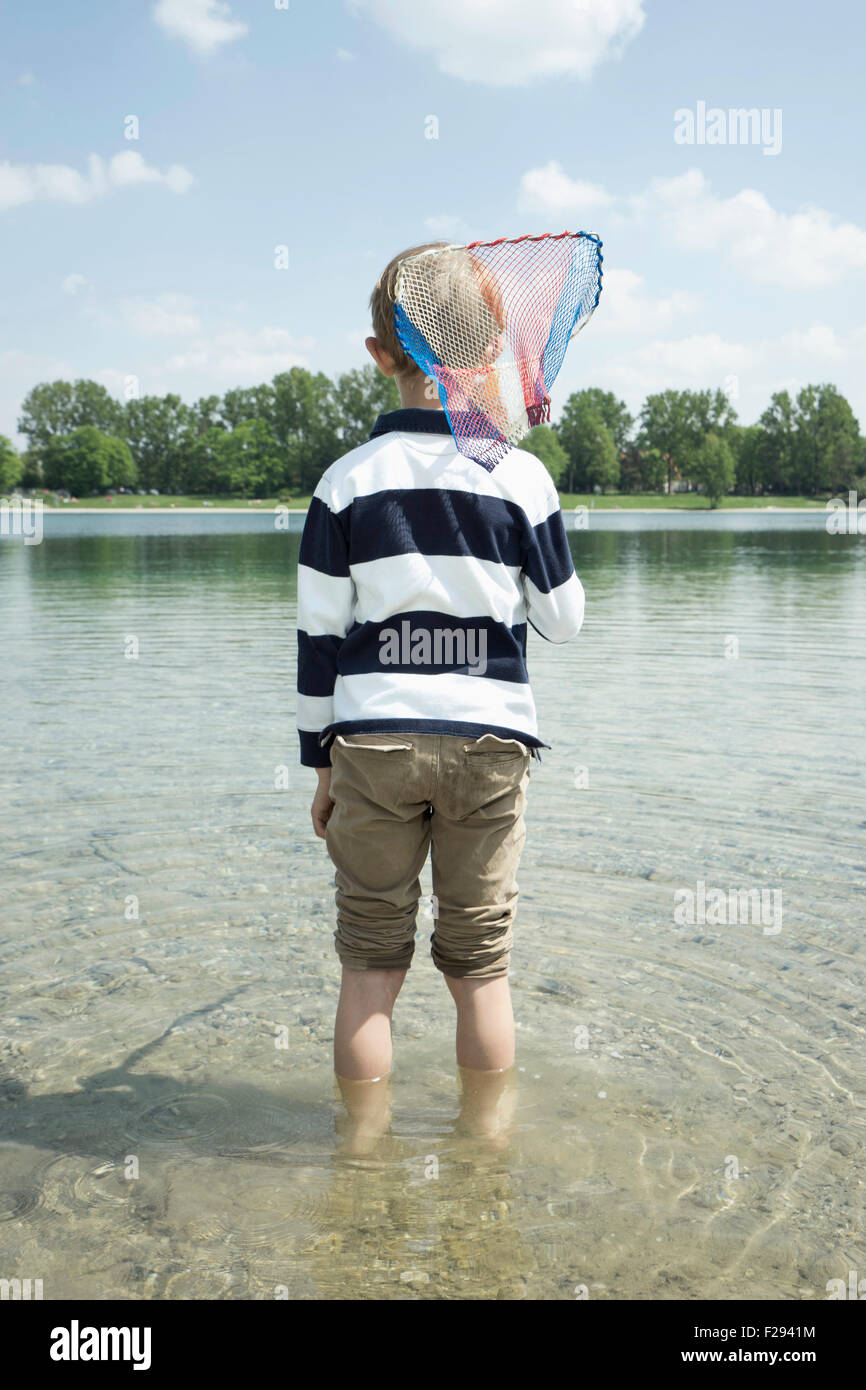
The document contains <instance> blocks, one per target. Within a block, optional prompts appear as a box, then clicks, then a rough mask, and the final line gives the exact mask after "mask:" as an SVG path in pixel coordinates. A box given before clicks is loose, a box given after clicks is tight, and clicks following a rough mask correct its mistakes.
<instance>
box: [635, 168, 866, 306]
mask: <svg viewBox="0 0 866 1390" xmlns="http://www.w3.org/2000/svg"><path fill="white" fill-rule="evenodd" d="M647 203H648V206H649V209H650V210H651V211H653V210H657V211H658V212H659V213H660V214H661V216H662V217H663V218H664V219H665V221H666V223H667V224H668V225H669V227H670V229H671V232H672V234H673V237H674V240H675V241H676V244H677V245H678V246H680V247H682V248H683V249H684V250H688V251H718V250H722V251H724V252H726V254H727V256H728V258H729V260H730V261H731V263H732V264H733V265H734V266H736V267H737V269H739V270H742V271H743V272H744V273H745V274H746V275H747V276H748V277H749V279H750V280H754V281H756V282H757V283H758V284H764V285H783V286H787V287H789V288H799V289H822V288H824V287H825V286H827V285H837V284H839V283H840V281H842V280H844V278H845V276H846V275H847V273H848V272H849V271H852V270H855V271H858V270H860V271H862V270H866V231H864V230H863V229H862V228H861V227H857V226H855V225H854V223H853V222H837V221H836V219H835V218H833V217H832V215H831V214H830V213H829V212H826V211H825V210H824V209H823V208H816V207H808V206H807V207H804V208H802V209H801V210H799V211H798V212H794V213H784V212H777V211H776V209H775V208H774V207H772V205H771V204H770V202H769V201H768V200H767V198H766V197H765V196H764V194H763V193H759V192H757V190H756V189H753V188H744V189H742V190H741V191H740V192H739V193H735V194H734V195H733V197H730V198H719V197H717V196H716V195H715V194H714V193H712V191H711V189H710V186H709V182H708V180H707V179H706V177H705V176H704V175H703V174H702V173H701V172H700V170H699V169H690V170H689V171H688V173H685V174H682V175H680V176H679V177H678V178H673V179H656V180H655V181H654V182H653V183H652V184H651V185H650V188H649V192H648V194H647Z"/></svg>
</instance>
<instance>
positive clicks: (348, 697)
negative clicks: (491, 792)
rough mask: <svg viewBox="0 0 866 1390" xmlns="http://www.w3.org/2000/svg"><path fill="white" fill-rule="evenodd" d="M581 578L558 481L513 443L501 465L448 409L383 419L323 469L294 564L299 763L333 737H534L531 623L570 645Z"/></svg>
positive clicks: (325, 751)
mask: <svg viewBox="0 0 866 1390" xmlns="http://www.w3.org/2000/svg"><path fill="white" fill-rule="evenodd" d="M583 608H584V593H583V586H582V585H581V582H580V580H579V579H578V577H577V575H576V574H575V572H574V565H573V563H572V559H571V552H570V551H569V548H568V540H567V538H566V534H565V527H564V525H563V521H562V512H561V511H560V508H559V498H558V496H557V492H556V488H555V487H554V485H553V481H552V479H551V477H550V474H549V473H548V471H547V469H546V468H545V467H544V465H543V463H541V462H540V460H539V459H537V458H535V456H534V455H533V454H529V453H526V452H524V451H523V450H521V449H513V450H511V452H510V453H509V454H507V455H506V456H505V458H504V459H503V460H502V461H501V462H500V463H499V464H498V465H497V466H496V468H495V469H494V470H493V471H492V472H488V471H486V470H485V469H484V468H481V467H479V465H478V464H477V463H475V462H474V461H473V460H472V459H470V458H466V457H465V456H464V455H463V454H461V453H460V452H459V451H458V449H457V446H456V444H455V443H454V439H453V437H452V435H451V431H450V429H449V426H448V420H447V417H446V415H445V413H444V411H438V410H421V409H408V410H393V411H390V412H389V413H388V414H386V415H380V416H379V418H378V420H377V421H376V424H375V426H374V428H373V431H372V434H371V435H370V438H369V440H368V441H367V443H366V444H362V445H361V446H360V447H359V448H357V449H353V450H352V451H351V452H350V453H348V454H345V455H344V456H343V458H340V459H338V460H337V461H336V463H333V464H332V465H331V466H330V468H328V469H327V470H326V472H325V473H324V474H323V475H322V479H321V481H320V483H319V485H318V487H317V488H316V491H315V493H314V495H313V499H312V501H311V503H310V509H309V512H308V514H307V519H306V522H305V525H304V533H303V536H302V538H301V550H300V558H299V564H298V713H297V718H298V730H299V734H300V742H301V762H302V763H303V764H305V765H306V766H308V767H327V766H329V765H330V761H331V759H330V751H329V744H330V741H331V739H332V738H333V737H334V735H335V734H345V733H374V732H375V733H390V732H395V733H396V732H400V733H433V734H458V735H461V736H464V737H466V736H468V737H470V738H479V737H480V736H481V735H482V734H486V733H493V734H498V735H499V737H500V738H518V739H520V740H521V742H523V743H525V744H526V745H527V746H528V747H531V748H547V747H549V745H548V744H546V743H542V741H541V739H540V738H539V737H538V728H537V721H536V713H535V701H534V700H533V697H532V690H531V688H530V685H529V674H528V672H527V669H526V624H527V621H528V622H530V623H531V624H532V626H533V627H534V628H535V630H536V631H537V632H539V633H540V634H541V636H542V637H545V638H547V640H548V641H550V642H567V641H568V639H569V638H570V637H574V636H575V635H576V634H577V633H578V632H579V630H580V627H581V624H582V622H583Z"/></svg>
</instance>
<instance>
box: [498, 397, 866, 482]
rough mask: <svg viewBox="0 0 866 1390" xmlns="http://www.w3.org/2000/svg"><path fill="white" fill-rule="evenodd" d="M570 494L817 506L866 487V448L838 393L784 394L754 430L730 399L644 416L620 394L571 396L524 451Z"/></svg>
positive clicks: (658, 400) (649, 405) (649, 401)
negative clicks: (802, 499) (766, 497)
mask: <svg viewBox="0 0 866 1390" xmlns="http://www.w3.org/2000/svg"><path fill="white" fill-rule="evenodd" d="M522 447H524V448H529V449H531V450H532V452H533V453H536V454H538V456H539V457H540V458H542V459H543V460H544V462H545V463H546V465H547V467H548V469H549V470H550V472H551V474H552V475H553V478H554V481H555V482H556V484H557V486H558V487H559V488H560V489H561V490H563V491H567V492H592V491H593V490H595V489H600V490H602V491H609V490H615V491H619V492H670V491H671V490H677V489H678V488H684V487H688V486H692V487H696V488H699V489H700V491H701V492H702V493H704V494H705V495H706V496H707V497H709V498H710V499H711V500H712V501H713V502H716V501H718V500H719V499H720V498H722V497H724V496H725V495H726V494H727V493H729V492H737V493H740V494H742V495H746V496H757V495H758V494H762V493H770V494H782V495H788V496H791V495H799V496H806V497H816V496H820V495H823V494H825V493H826V494H838V493H840V492H843V491H845V490H847V489H848V488H856V487H857V486H858V484H859V485H860V486H861V487H862V486H863V484H864V481H866V480H864V474H866V439H863V438H861V436H860V429H859V426H858V423H857V420H856V418H855V416H854V412H853V411H852V409H851V407H850V405H849V404H848V402H847V401H846V399H845V397H844V396H843V395H841V393H840V392H839V391H837V389H836V387H835V386H830V385H821V386H804V387H803V389H802V390H801V391H799V392H798V393H797V395H796V396H795V397H792V396H791V395H790V393H789V392H788V391H777V392H775V393H774V395H773V396H772V397H771V399H770V403H769V405H768V406H767V408H766V410H765V411H764V412H763V414H762V415H761V417H760V419H759V420H758V422H757V424H755V425H740V424H738V423H737V413H736V410H735V409H734V406H733V404H732V402H731V400H730V399H729V397H728V396H727V395H726V394H725V392H724V391H719V390H716V391H660V392H658V393H656V394H654V395H650V396H647V398H646V401H645V402H644V405H643V408H642V410H641V412H640V414H639V416H638V417H637V418H636V419H635V418H634V417H633V416H632V415H630V414H629V412H628V410H627V408H626V405H625V403H624V402H623V401H621V400H618V399H617V397H616V396H615V395H614V394H613V392H611V391H602V390H600V389H598V388H597V387H592V388H591V389H590V390H587V391H578V392H576V393H575V394H574V395H572V396H569V398H568V400H567V401H566V403H565V407H564V409H563V411H562V416H561V418H560V420H559V422H558V424H556V425H554V426H550V427H540V428H538V429H535V430H533V431H532V433H531V435H530V436H529V438H528V440H527V441H525V443H524V444H523V446H522Z"/></svg>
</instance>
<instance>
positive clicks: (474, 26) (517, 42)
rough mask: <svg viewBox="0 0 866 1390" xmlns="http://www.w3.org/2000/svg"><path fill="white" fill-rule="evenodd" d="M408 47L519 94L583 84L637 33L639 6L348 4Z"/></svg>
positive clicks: (600, 0)
mask: <svg viewBox="0 0 866 1390" xmlns="http://www.w3.org/2000/svg"><path fill="white" fill-rule="evenodd" d="M350 9H351V10H352V11H353V12H354V13H356V14H362V15H366V16H368V17H369V18H370V19H373V20H375V21H376V22H377V23H378V24H381V25H382V27H383V28H384V29H387V30H388V32H389V33H390V34H391V35H393V37H394V38H395V39H397V40H398V41H399V42H401V43H405V44H407V45H408V46H409V47H410V48H420V49H431V50H432V51H433V52H434V54H435V56H436V61H437V64H438V66H439V68H440V70H441V71H442V72H445V73H448V74H449V75H450V76H451V77H460V78H463V79H464V80H465V81H467V82H483V83H486V84H487V85H489V86H495V87H522V86H525V85H526V84H527V83H528V82H530V81H532V80H533V79H537V78H545V77H559V76H567V77H579V78H584V79H585V78H588V77H589V76H590V75H591V74H592V72H593V70H594V69H595V68H596V67H597V66H598V64H599V63H601V62H603V61H604V60H605V59H607V58H611V57H616V56H618V54H619V53H620V52H621V50H622V49H623V48H624V47H625V45H626V44H627V43H629V42H630V40H631V39H633V38H634V37H635V36H636V35H637V34H638V33H639V32H640V30H641V28H642V26H643V22H644V11H643V3H642V0H571V3H564V0H533V3H531V4H528V3H527V0H437V3H436V4H435V5H431V4H407V2H406V0H350Z"/></svg>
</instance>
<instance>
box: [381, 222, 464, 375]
mask: <svg viewBox="0 0 866 1390" xmlns="http://www.w3.org/2000/svg"><path fill="white" fill-rule="evenodd" d="M448 245H449V243H448V242H447V241H425V242H424V243H423V245H421V246H410V247H409V249H408V250H406V251H401V252H400V253H399V255H397V256H395V257H394V259H393V260H391V261H389V262H388V264H387V265H386V266H385V269H384V270H383V271H382V274H381V275H380V276H379V278H378V280H377V281H376V287H375V289H374V290H373V293H372V294H371V295H370V311H371V313H372V315H373V332H374V333H375V335H376V337H377V338H378V339H379V342H380V343H381V344H382V347H383V348H384V349H385V351H386V352H387V353H388V355H389V357H392V358H393V359H394V365H395V367H396V369H397V376H398V377H410V378H411V377H413V376H421V375H423V374H422V372H421V368H420V367H419V366H418V365H417V363H415V362H413V361H412V358H411V357H410V356H409V354H408V353H407V352H404V350H403V345H402V344H401V342H400V340H399V338H398V337H397V334H396V333H395V331H394V300H395V297H396V293H397V270H398V267H399V265H400V262H401V261H403V260H405V259H406V257H407V256H417V255H420V253H421V252H422V251H436V250H439V249H440V248H441V247H444V246H448Z"/></svg>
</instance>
